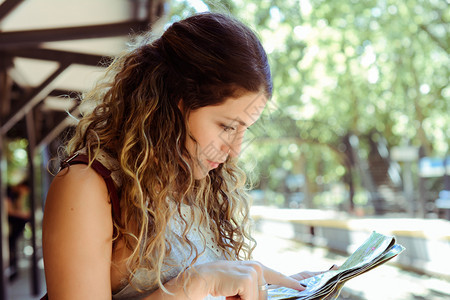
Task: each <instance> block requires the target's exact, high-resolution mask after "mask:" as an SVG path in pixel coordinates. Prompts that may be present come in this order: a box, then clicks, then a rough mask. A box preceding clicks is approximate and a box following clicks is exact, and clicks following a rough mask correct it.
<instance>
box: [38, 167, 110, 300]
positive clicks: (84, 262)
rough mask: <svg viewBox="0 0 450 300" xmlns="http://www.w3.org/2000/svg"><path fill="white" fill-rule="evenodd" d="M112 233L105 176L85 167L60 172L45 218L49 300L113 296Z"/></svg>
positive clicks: (106, 297)
mask: <svg viewBox="0 0 450 300" xmlns="http://www.w3.org/2000/svg"><path fill="white" fill-rule="evenodd" d="M112 232H113V224H112V217H111V205H110V203H109V196H108V191H107V188H106V184H105V182H104V180H103V178H102V177H101V176H100V175H98V174H97V173H96V172H95V171H94V170H93V169H91V168H88V167H87V166H85V165H73V166H70V167H69V168H66V169H64V170H62V171H61V172H60V173H59V174H58V175H57V176H56V177H55V179H54V180H53V182H52V184H51V187H50V190H49V192H48V196H47V201H46V203H45V213H44V220H43V237H42V238H43V252H44V264H45V277H46V282H47V291H48V295H49V299H58V300H70V299H87V300H89V299H96V300H102V299H105V300H110V299H111V279H110V267H111V251H112Z"/></svg>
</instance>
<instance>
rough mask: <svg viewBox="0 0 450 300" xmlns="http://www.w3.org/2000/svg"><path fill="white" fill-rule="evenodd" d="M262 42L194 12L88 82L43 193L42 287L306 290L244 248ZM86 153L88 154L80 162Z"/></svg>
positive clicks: (198, 293)
mask: <svg viewBox="0 0 450 300" xmlns="http://www.w3.org/2000/svg"><path fill="white" fill-rule="evenodd" d="M271 93H272V81H271V75H270V70H269V65H268V62H267V57H266V54H265V52H264V50H263V48H262V46H261V43H260V42H259V40H258V39H257V37H256V36H255V34H254V33H253V32H252V31H251V30H249V29H248V28H247V27H246V26H244V25H243V24H241V23H240V22H238V21H236V20H234V19H233V18H231V17H228V16H225V15H221V14H215V13H203V14H198V15H195V16H192V17H189V18H187V19H185V20H183V21H180V22H176V23H174V24H173V25H171V26H170V27H169V28H168V29H167V30H166V31H165V33H164V34H163V35H162V36H161V37H160V38H158V39H155V40H151V39H150V38H145V39H143V40H142V41H141V43H140V44H139V46H137V47H135V48H134V49H132V50H130V51H129V52H127V53H125V54H123V55H122V56H121V57H119V58H117V59H116V60H115V61H114V62H113V63H112V64H111V66H110V67H109V69H108V71H107V76H106V77H105V80H103V81H102V82H101V83H99V84H98V85H97V87H96V88H94V90H93V91H91V92H90V93H88V94H87V95H85V97H84V101H85V102H86V103H91V104H92V106H94V107H95V108H94V109H93V110H92V111H91V112H90V113H87V114H85V115H84V117H83V118H82V119H81V120H80V122H79V124H78V126H77V129H76V133H75V135H74V137H73V138H72V139H71V141H70V142H69V144H68V147H67V155H68V157H69V158H68V159H66V160H65V161H64V163H63V165H62V170H61V171H60V172H59V174H58V175H57V176H56V177H55V179H54V181H53V183H52V185H51V188H50V190H49V193H48V198H47V201H46V205H45V215H44V216H45V217H44V224H43V247H44V261H45V274H46V282H47V288H48V296H49V299H50V300H52V299H58V300H65V299H96V300H98V299H111V298H113V299H225V297H231V298H229V299H233V297H234V298H235V299H239V298H240V299H252V300H253V299H266V297H267V291H266V289H267V284H277V285H283V286H286V287H290V288H294V289H298V290H303V289H304V287H303V286H301V285H300V284H299V283H298V281H297V280H295V279H294V278H296V279H301V278H303V277H305V276H311V275H313V274H312V273H306V272H305V273H300V274H297V276H294V277H286V276H284V275H282V274H280V273H278V272H276V271H273V270H271V269H269V268H267V267H265V266H264V265H262V264H261V263H259V262H255V261H249V259H250V255H251V251H252V249H253V240H252V239H251V237H250V236H249V234H248V223H249V222H248V221H249V219H248V202H247V196H246V194H245V189H244V182H245V176H244V174H243V173H242V171H241V170H240V169H239V168H238V167H237V164H236V161H237V157H238V155H239V152H240V148H241V143H242V138H243V135H244V132H245V131H246V130H247V129H248V127H249V126H251V125H252V124H253V123H254V122H256V120H257V119H258V117H259V116H260V114H261V112H262V110H263V108H264V106H265V103H266V101H267V100H268V99H269V98H270V97H271ZM85 164H88V166H86V165H85Z"/></svg>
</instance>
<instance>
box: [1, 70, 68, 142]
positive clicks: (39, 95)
mask: <svg viewBox="0 0 450 300" xmlns="http://www.w3.org/2000/svg"><path fill="white" fill-rule="evenodd" d="M69 66H70V64H69V63H64V64H60V66H59V68H58V69H56V71H55V72H53V73H52V74H51V75H50V76H49V77H48V78H47V79H46V80H45V81H44V82H43V83H42V84H41V85H40V86H39V87H37V88H35V89H34V90H33V92H32V93H31V95H29V96H28V97H27V99H25V101H24V104H23V106H22V107H20V108H19V109H18V110H16V111H15V112H14V113H13V114H12V115H11V116H10V117H9V118H8V119H7V120H6V122H5V123H4V124H2V127H1V128H0V134H1V135H4V134H6V133H7V132H8V131H9V130H10V129H11V128H12V127H13V126H14V125H15V124H16V123H17V122H19V121H20V120H21V119H22V118H23V117H24V116H25V115H26V114H27V113H28V112H29V111H31V110H32V109H33V107H34V106H36V105H37V104H38V103H39V102H41V101H42V100H43V99H44V98H45V97H47V95H48V94H49V93H50V92H51V91H52V90H53V87H54V84H55V80H56V78H58V76H59V75H60V74H61V73H62V72H64V70H66V69H67V67H69Z"/></svg>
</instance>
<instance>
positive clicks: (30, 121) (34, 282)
mask: <svg viewBox="0 0 450 300" xmlns="http://www.w3.org/2000/svg"><path fill="white" fill-rule="evenodd" d="M26 126H27V138H28V147H27V154H28V171H29V178H30V210H31V216H30V222H31V233H32V235H31V246H32V247H33V254H32V256H31V274H32V276H31V293H32V295H34V296H37V295H39V293H40V286H39V273H38V257H37V247H36V216H35V213H36V172H35V164H34V155H35V145H36V137H35V132H34V118H33V110H30V111H29V112H28V113H27V114H26Z"/></svg>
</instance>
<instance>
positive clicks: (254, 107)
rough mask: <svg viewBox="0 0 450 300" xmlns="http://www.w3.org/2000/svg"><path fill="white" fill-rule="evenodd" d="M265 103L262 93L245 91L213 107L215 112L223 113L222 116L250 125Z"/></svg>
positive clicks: (265, 99)
mask: <svg viewBox="0 0 450 300" xmlns="http://www.w3.org/2000/svg"><path fill="white" fill-rule="evenodd" d="M266 103H267V97H266V96H265V94H264V93H246V94H244V95H242V96H239V97H236V98H229V99H226V100H225V101H224V102H222V103H221V104H219V105H216V106H214V107H211V108H213V110H214V111H216V112H217V113H220V114H223V117H224V118H227V119H231V120H234V121H236V122H239V123H241V124H242V125H244V126H250V125H251V124H253V123H254V122H256V120H257V119H258V118H259V116H260V115H261V113H262V111H263V110H264V107H265V106H266Z"/></svg>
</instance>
